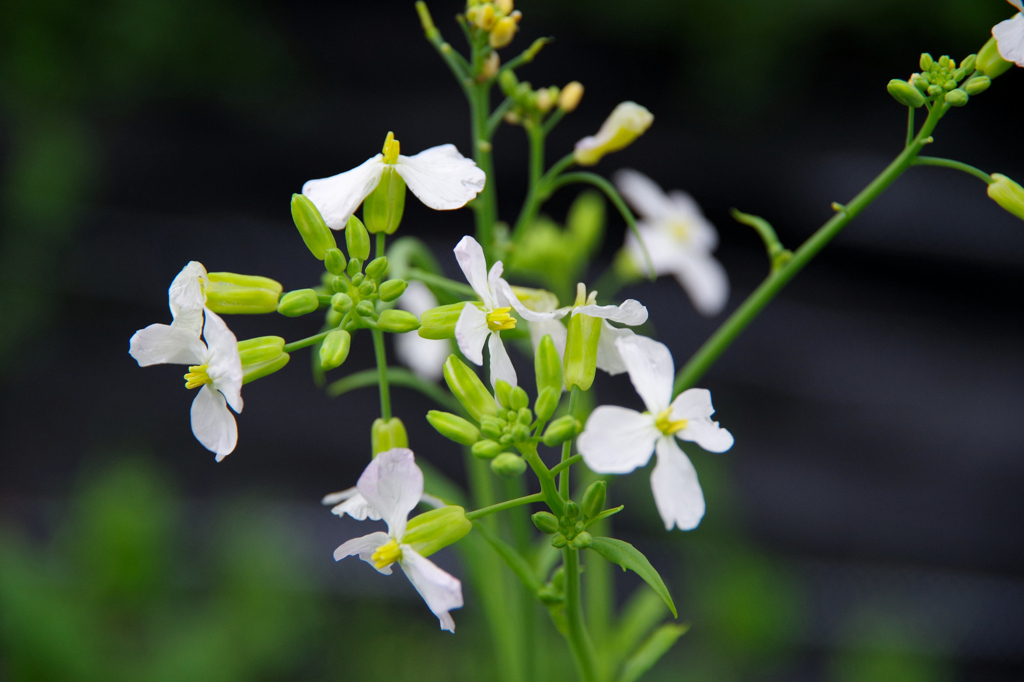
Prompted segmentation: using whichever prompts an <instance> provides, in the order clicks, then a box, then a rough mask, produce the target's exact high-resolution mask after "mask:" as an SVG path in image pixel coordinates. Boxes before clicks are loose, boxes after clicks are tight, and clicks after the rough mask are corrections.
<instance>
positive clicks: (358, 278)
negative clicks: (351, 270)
mask: <svg viewBox="0 0 1024 682" xmlns="http://www.w3.org/2000/svg"><path fill="white" fill-rule="evenodd" d="M349 276H350V277H351V278H352V286H354V287H357V288H358V287H359V285H361V284H362V283H363V279H364V277H363V273H361V272H357V273H355V274H353V275H349Z"/></svg>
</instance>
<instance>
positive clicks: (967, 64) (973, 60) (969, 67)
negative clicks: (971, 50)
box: [960, 54, 978, 73]
mask: <svg viewBox="0 0 1024 682" xmlns="http://www.w3.org/2000/svg"><path fill="white" fill-rule="evenodd" d="M977 63H978V55H976V54H969V55H967V56H966V57H964V60H963V61H962V62H960V68H961V69H963V70H964V71H967V72H968V73H969V72H971V71H974V65H975V64H977Z"/></svg>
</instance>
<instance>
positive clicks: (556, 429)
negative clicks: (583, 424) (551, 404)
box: [544, 414, 580, 446]
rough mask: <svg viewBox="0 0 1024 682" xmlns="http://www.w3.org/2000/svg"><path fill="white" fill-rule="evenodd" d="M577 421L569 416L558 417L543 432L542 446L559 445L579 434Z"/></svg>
mask: <svg viewBox="0 0 1024 682" xmlns="http://www.w3.org/2000/svg"><path fill="white" fill-rule="evenodd" d="M579 425H580V423H579V420H577V419H576V417H574V416H572V415H571V414H567V415H565V416H564V417H559V418H558V419H556V420H555V421H553V422H551V423H550V424H549V425H548V428H547V429H545V431H544V445H547V446H554V445H560V444H561V443H564V442H565V441H567V440H569V439H570V438H572V437H573V436H575V435H576V434H577V433H579Z"/></svg>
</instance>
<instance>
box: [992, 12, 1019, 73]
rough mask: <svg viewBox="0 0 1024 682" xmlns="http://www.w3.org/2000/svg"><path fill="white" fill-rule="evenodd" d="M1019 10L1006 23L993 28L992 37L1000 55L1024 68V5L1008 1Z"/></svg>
mask: <svg viewBox="0 0 1024 682" xmlns="http://www.w3.org/2000/svg"><path fill="white" fill-rule="evenodd" d="M1007 2H1009V3H1010V4H1011V5H1013V6H1014V7H1016V8H1017V9H1018V10H1020V11H1018V12H1017V14H1015V15H1013V16H1012V17H1011V18H1009V19H1007V20H1006V21H1001V22H999V23H998V24H996V25H995V26H994V27H992V35H993V37H995V39H996V45H997V46H998V47H999V55H1000V56H1001V57H1002V58H1003V59H1005V60H1006V61H1008V62H1013V63H1014V64H1016V65H1017V66H1024V14H1021V11H1024V5H1022V4H1021V0H1007Z"/></svg>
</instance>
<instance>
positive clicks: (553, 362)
mask: <svg viewBox="0 0 1024 682" xmlns="http://www.w3.org/2000/svg"><path fill="white" fill-rule="evenodd" d="M533 369H534V372H535V373H536V375H537V393H538V398H537V400H538V401H539V400H540V397H539V396H540V395H541V394H543V393H544V390H545V389H548V388H550V389H553V390H555V391H557V394H558V396H561V394H562V359H561V358H560V357H558V349H557V348H555V343H554V341H552V340H551V336H549V335H545V336H544V338H543V339H541V340H540V343H539V344H538V345H537V352H536V354H534V356H533ZM555 405H556V406H557V405H558V400H557V396H556V400H555ZM540 412H541V411H540V409H538V410H537V414H538V415H539V414H540ZM548 416H550V415H548Z"/></svg>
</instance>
